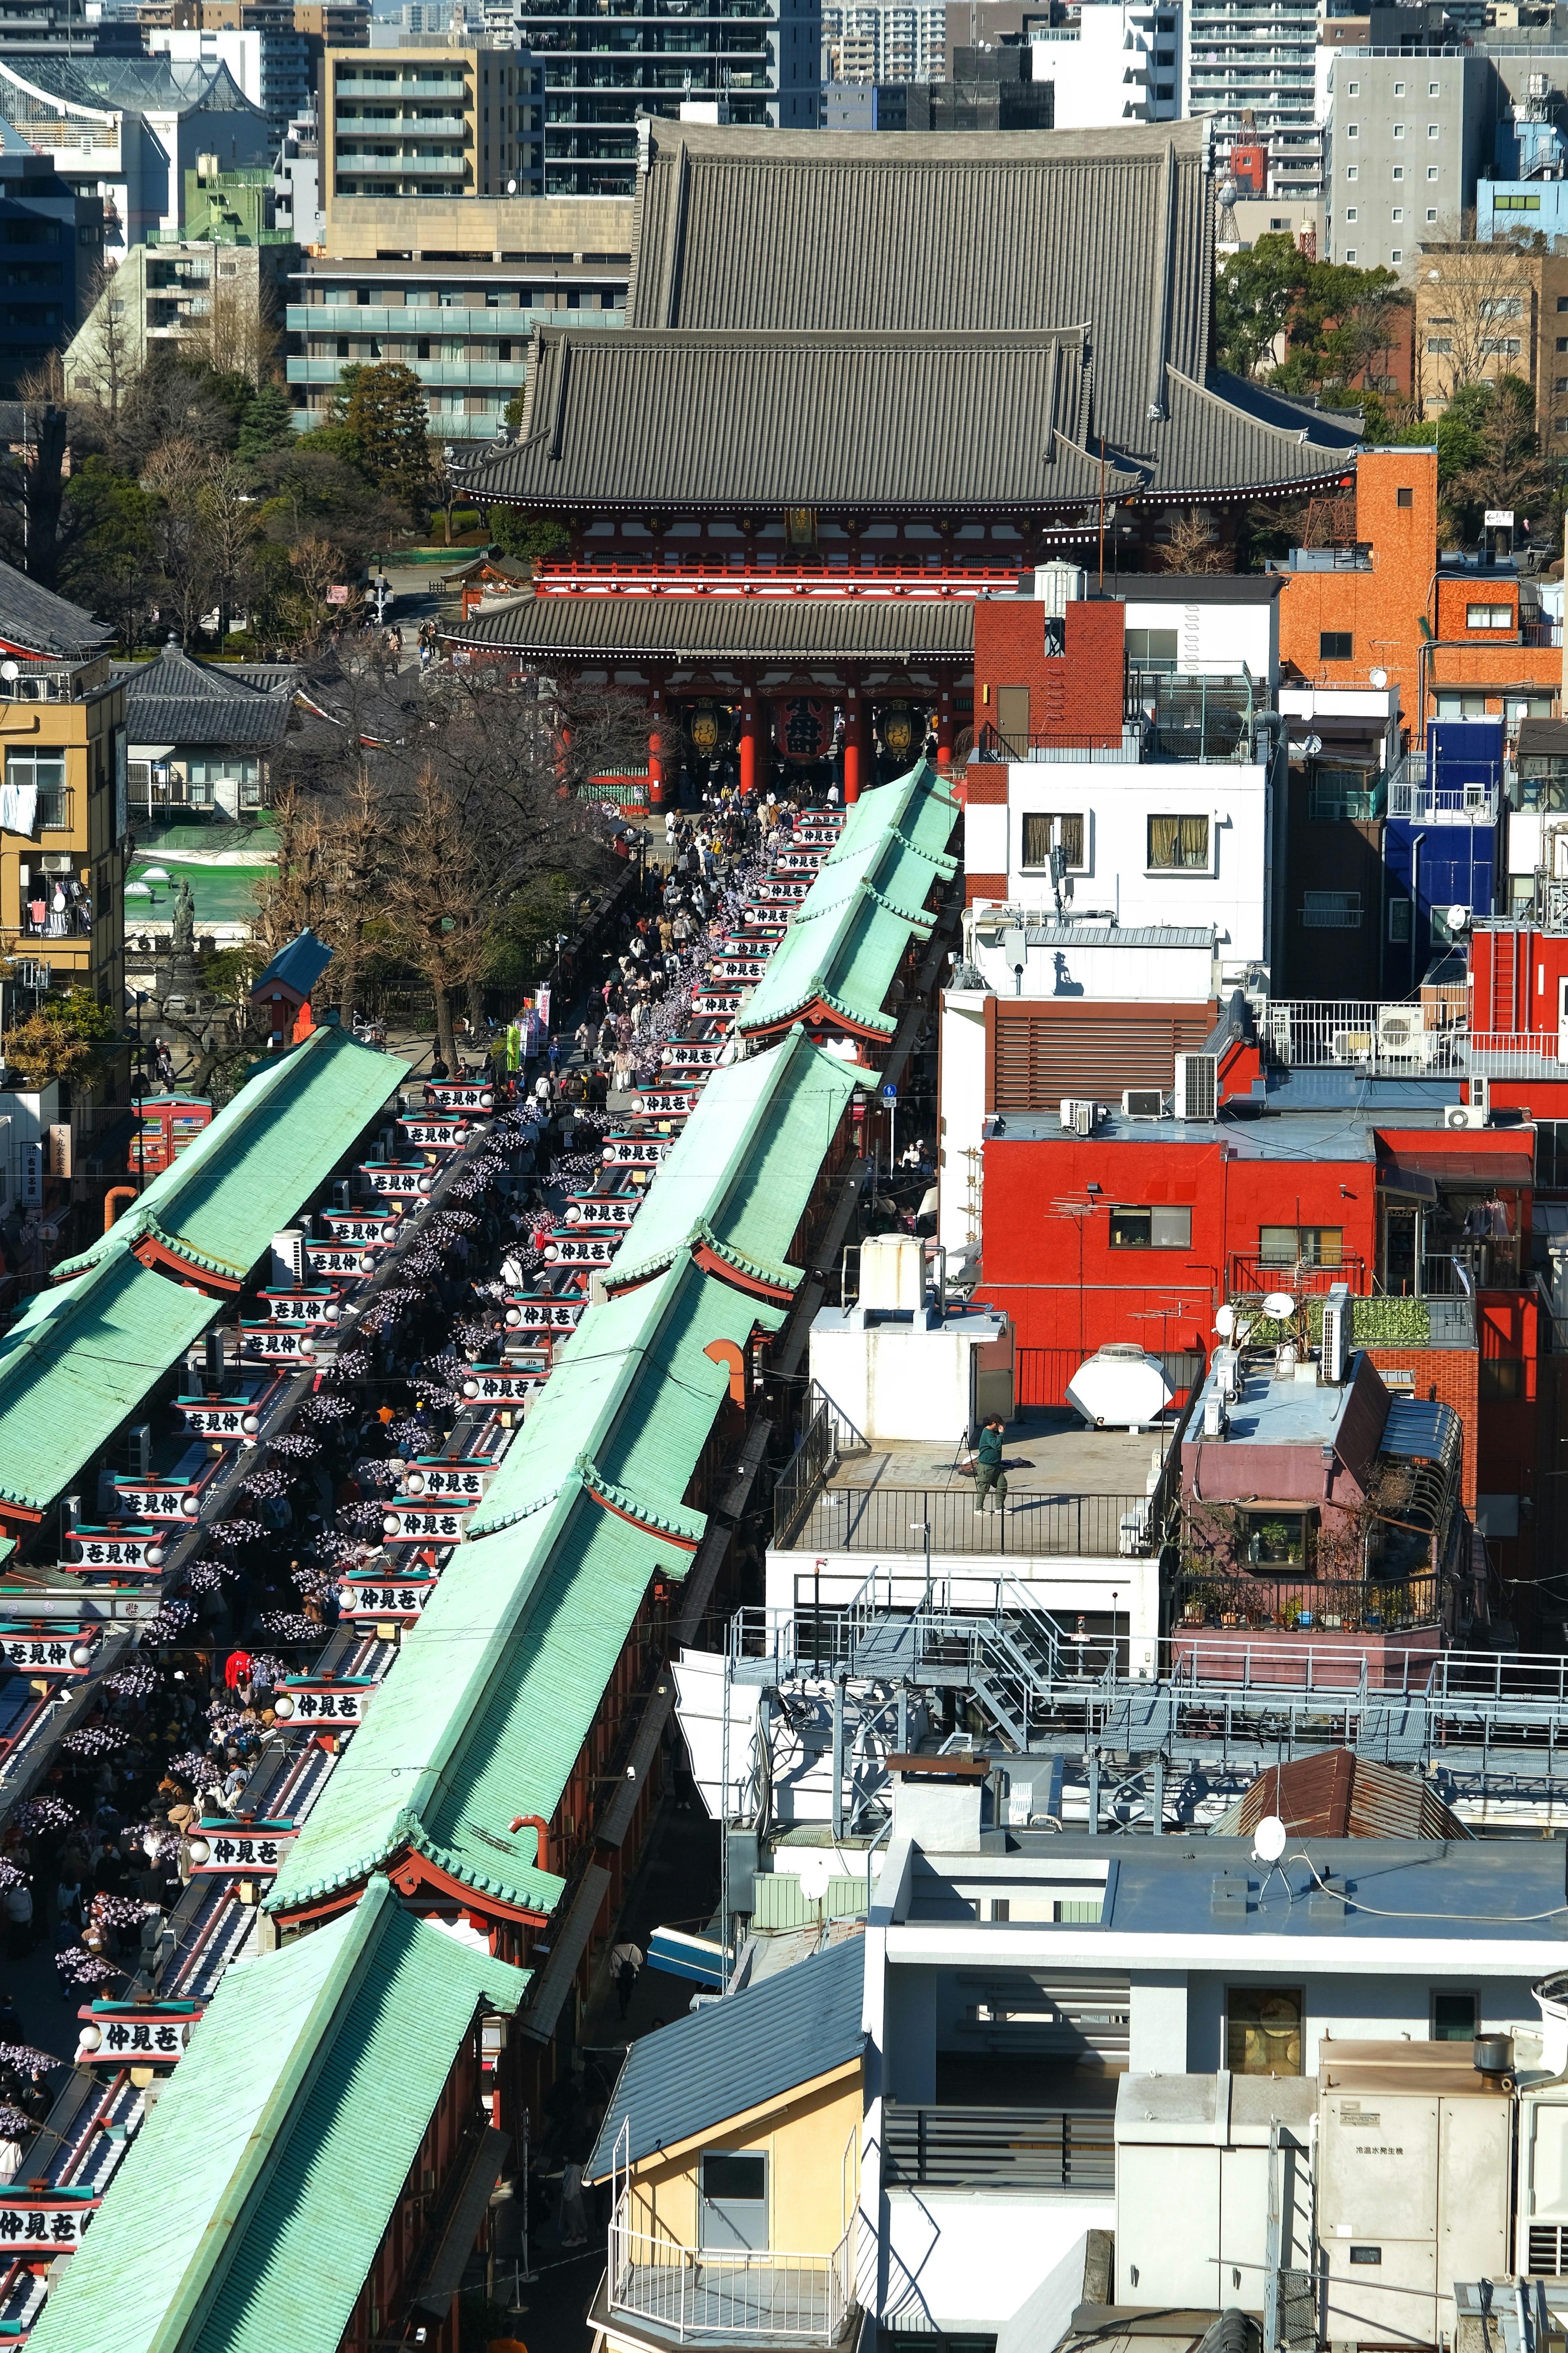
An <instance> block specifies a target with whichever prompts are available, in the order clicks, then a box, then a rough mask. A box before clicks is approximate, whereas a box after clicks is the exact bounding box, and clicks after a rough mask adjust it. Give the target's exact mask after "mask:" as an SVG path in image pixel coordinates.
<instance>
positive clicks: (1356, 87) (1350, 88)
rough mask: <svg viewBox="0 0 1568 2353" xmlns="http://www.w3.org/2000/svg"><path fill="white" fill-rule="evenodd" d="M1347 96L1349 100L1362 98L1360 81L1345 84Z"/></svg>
mask: <svg viewBox="0 0 1568 2353" xmlns="http://www.w3.org/2000/svg"><path fill="white" fill-rule="evenodd" d="M1345 96H1346V97H1347V98H1359V97H1360V96H1361V84H1360V82H1359V81H1350V82H1347V83H1346V84H1345Z"/></svg>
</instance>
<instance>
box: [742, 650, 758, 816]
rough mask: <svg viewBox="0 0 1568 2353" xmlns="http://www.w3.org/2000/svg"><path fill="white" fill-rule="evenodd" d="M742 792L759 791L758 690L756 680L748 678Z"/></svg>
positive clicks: (745, 683) (744, 691)
mask: <svg viewBox="0 0 1568 2353" xmlns="http://www.w3.org/2000/svg"><path fill="white" fill-rule="evenodd" d="M740 750H741V790H742V792H743V793H754V792H755V791H756V789H757V690H756V682H755V681H754V680H752V679H750V678H747V679H746V680H744V681H743V682H742V688H741V744H740Z"/></svg>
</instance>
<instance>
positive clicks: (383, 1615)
mask: <svg viewBox="0 0 1568 2353" xmlns="http://www.w3.org/2000/svg"><path fill="white" fill-rule="evenodd" d="M439 1581H440V1580H439V1579H438V1578H437V1577H404V1578H403V1579H401V1580H400V1581H399V1582H398V1583H396V1584H388V1583H387V1581H386V1580H385V1578H384V1577H383V1578H375V1577H345V1578H344V1580H343V1582H342V1585H341V1586H340V1587H339V1588H338V1614H339V1616H340V1617H342V1618H351V1619H353V1620H361V1619H374V1620H376V1621H377V1622H378V1623H379V1622H381V1621H382V1620H401V1621H403V1622H404V1623H405V1624H412V1623H413V1621H414V1620H415V1619H416V1618H417V1617H418V1616H419V1614H420V1612H421V1610H422V1609H424V1607H425V1604H426V1602H427V1601H428V1600H429V1599H430V1596H431V1595H432V1594H433V1593H434V1592H435V1590H436V1588H437V1584H438V1583H439Z"/></svg>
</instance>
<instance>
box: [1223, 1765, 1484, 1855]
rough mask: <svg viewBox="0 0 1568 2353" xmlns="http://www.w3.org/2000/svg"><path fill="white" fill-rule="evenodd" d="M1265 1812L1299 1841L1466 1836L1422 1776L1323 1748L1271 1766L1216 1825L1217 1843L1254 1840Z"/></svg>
mask: <svg viewBox="0 0 1568 2353" xmlns="http://www.w3.org/2000/svg"><path fill="white" fill-rule="evenodd" d="M1266 1814H1278V1815H1279V1819H1280V1820H1281V1821H1282V1822H1283V1823H1284V1825H1285V1827H1286V1829H1287V1830H1288V1831H1289V1832H1290V1833H1291V1835H1292V1836H1293V1837H1301V1838H1419V1839H1468V1837H1469V1836H1470V1832H1469V1831H1468V1830H1466V1828H1465V1826H1464V1824H1463V1823H1462V1822H1461V1821H1460V1820H1458V1816H1457V1815H1455V1814H1452V1813H1450V1812H1449V1810H1448V1809H1447V1806H1446V1805H1445V1804H1444V1803H1443V1800H1442V1799H1441V1798H1439V1797H1438V1795H1437V1792H1436V1789H1434V1788H1432V1786H1431V1784H1430V1782H1428V1781H1427V1780H1426V1779H1425V1778H1424V1777H1423V1776H1422V1775H1421V1774H1419V1773H1402V1772H1401V1771H1399V1769H1398V1768H1397V1767H1395V1766H1393V1765H1381V1764H1378V1763H1377V1762H1376V1761H1375V1760H1374V1759H1373V1758H1372V1757H1358V1756H1357V1755H1356V1753H1355V1751H1354V1750H1353V1749H1352V1748H1325V1749H1322V1750H1321V1751H1320V1753H1319V1754H1318V1755H1317V1756H1316V1757H1293V1758H1292V1759H1291V1761H1290V1762H1289V1765H1270V1766H1268V1767H1266V1768H1265V1770H1264V1771H1263V1772H1261V1773H1259V1775H1258V1778H1257V1779H1256V1780H1255V1781H1253V1782H1252V1783H1250V1784H1249V1786H1248V1787H1247V1788H1246V1789H1245V1790H1243V1792H1242V1794H1241V1796H1240V1797H1239V1798H1238V1799H1237V1802H1236V1804H1235V1805H1234V1806H1231V1807H1229V1808H1227V1810H1226V1812H1225V1813H1223V1814H1222V1815H1221V1816H1220V1818H1219V1820H1217V1821H1216V1822H1215V1824H1214V1825H1213V1830H1212V1835H1213V1836H1214V1837H1215V1838H1250V1837H1251V1835H1252V1833H1253V1832H1254V1831H1256V1830H1257V1828H1258V1823H1259V1822H1260V1821H1261V1820H1263V1818H1264V1816H1265V1815H1266Z"/></svg>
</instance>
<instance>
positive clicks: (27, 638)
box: [0, 564, 114, 659]
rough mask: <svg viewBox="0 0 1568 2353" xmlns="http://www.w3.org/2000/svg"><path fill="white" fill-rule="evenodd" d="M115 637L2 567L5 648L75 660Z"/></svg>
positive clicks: (0, 614) (0, 632) (0, 624)
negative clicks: (10, 647)
mask: <svg viewBox="0 0 1568 2353" xmlns="http://www.w3.org/2000/svg"><path fill="white" fill-rule="evenodd" d="M113 635H114V632H113V630H112V629H110V628H105V627H104V625H103V623H102V622H101V621H95V620H94V619H93V617H92V615H91V614H90V613H84V612H83V611H82V608H81V607H80V606H79V605H72V604H69V603H68V602H67V600H66V598H65V597H63V596H56V595H55V594H54V591H53V590H52V589H49V588H40V587H39V586H38V584H37V581H36V580H29V579H28V577H27V575H26V573H25V572H18V571H16V569H15V568H14V566H13V565H9V564H0V640H3V641H4V642H5V644H6V645H8V646H16V647H18V648H19V649H21V650H22V651H23V652H24V653H29V654H39V655H43V656H46V657H47V656H49V655H59V656H61V657H63V658H66V659H76V658H77V657H79V655H82V654H85V653H91V652H96V651H97V649H99V648H100V646H106V645H107V644H108V643H109V641H110V638H112V637H113Z"/></svg>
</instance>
